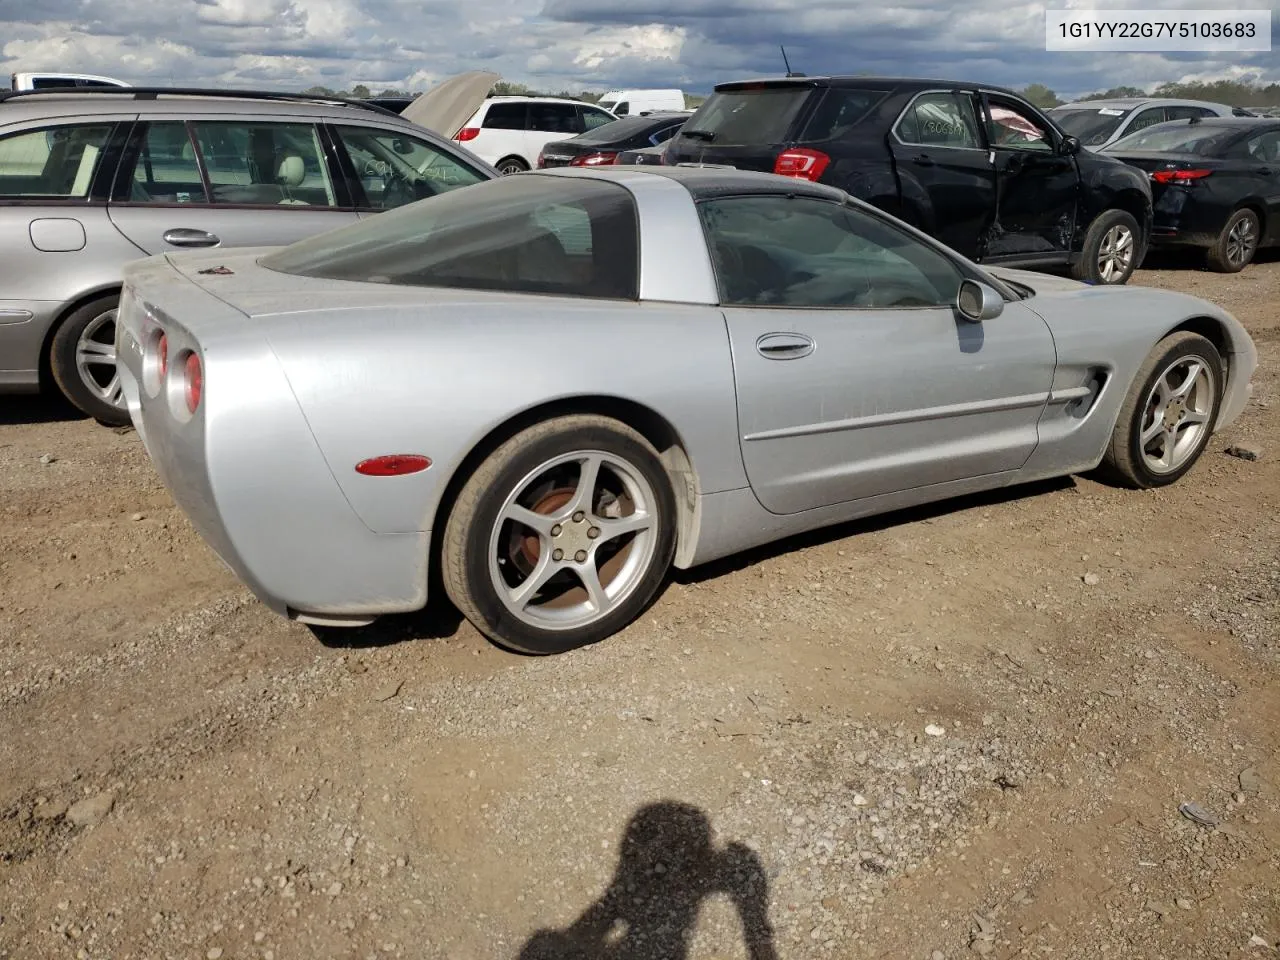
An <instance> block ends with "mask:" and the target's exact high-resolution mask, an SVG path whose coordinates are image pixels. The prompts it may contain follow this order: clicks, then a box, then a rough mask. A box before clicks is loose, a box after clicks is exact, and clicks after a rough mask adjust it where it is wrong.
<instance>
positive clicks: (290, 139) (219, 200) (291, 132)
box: [195, 120, 337, 207]
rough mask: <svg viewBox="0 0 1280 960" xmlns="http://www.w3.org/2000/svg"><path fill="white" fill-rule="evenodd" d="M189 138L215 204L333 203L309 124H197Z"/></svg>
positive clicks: (316, 139)
mask: <svg viewBox="0 0 1280 960" xmlns="http://www.w3.org/2000/svg"><path fill="white" fill-rule="evenodd" d="M195 135H196V144H197V146H198V147H199V149H200V156H201V157H202V158H203V159H204V165H205V170H206V171H207V172H208V174H209V186H210V188H211V190H212V192H213V197H212V200H213V202H214V203H215V204H236V205H243V206H266V205H270V206H275V205H278V204H287V205H291V206H310V207H332V206H335V205H336V203H337V200H336V199H335V197H334V192H333V184H332V182H331V181H330V179H329V167H328V164H327V163H326V162H325V158H324V153H323V151H322V150H321V149H320V135H319V133H318V131H317V130H316V128H315V126H314V124H310V123H235V122H225V121H221V120H199V121H197V122H196V123H195Z"/></svg>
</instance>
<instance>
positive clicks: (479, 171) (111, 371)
mask: <svg viewBox="0 0 1280 960" xmlns="http://www.w3.org/2000/svg"><path fill="white" fill-rule="evenodd" d="M429 96H430V94H428V95H425V96H424V97H423V98H420V100H422V101H426V99H427V97H429ZM429 106H430V105H429V104H420V105H419V107H418V113H423V111H424V109H427V108H429ZM415 115H416V114H415ZM497 175H498V174H497V171H495V170H494V169H493V168H492V167H490V166H489V165H488V164H486V163H485V162H484V161H482V160H480V159H479V158H478V157H476V156H475V155H474V154H472V153H470V152H469V151H467V150H466V149H465V148H462V147H459V146H458V145H457V144H454V143H452V142H450V141H449V140H446V139H444V138H442V137H440V136H438V135H436V134H434V133H432V132H430V131H429V130H427V129H424V128H423V127H421V126H418V125H416V124H414V123H412V122H410V121H409V120H407V119H402V118H401V117H398V116H395V115H394V114H392V113H391V112H389V111H385V110H379V109H377V108H376V107H370V106H369V105H362V104H358V103H352V102H347V101H341V100H328V99H316V98H309V97H304V96H301V95H289V94H255V93H249V92H241V91H235V92H231V91H227V92H220V91H174V90H156V89H144V88H128V89H122V90H103V91H97V90H94V91H84V92H76V93H59V92H56V91H49V92H41V91H34V92H27V93H10V94H0V263H3V265H4V271H3V274H2V276H3V280H2V281H0V393H5V392H31V391H35V390H38V389H40V388H41V387H45V386H48V384H49V383H53V384H55V385H56V386H57V387H58V389H60V390H61V391H62V393H63V394H65V395H66V397H67V399H69V400H70V401H71V402H72V403H74V404H75V405H76V406H77V407H79V408H80V409H81V410H83V411H84V412H85V413H87V414H89V415H91V416H93V417H96V418H97V419H99V420H101V421H104V422H106V423H127V422H128V420H129V417H128V413H127V411H126V410H125V408H124V404H123V399H122V396H121V391H120V381H119V377H118V376H117V374H116V355H115V311H116V304H117V301H118V297H119V293H120V285H121V270H122V268H123V267H124V265H125V264H126V263H128V262H130V261H132V260H136V259H138V258H140V257H143V256H147V255H152V254H159V253H165V252H168V251H180V250H188V249H192V248H198V247H238V246H261V245H273V244H287V243H291V242H293V241H295V240H300V239H302V238H304V237H307V236H310V235H312V234H316V233H320V232H323V231H325V230H329V229H332V228H335V227H341V226H345V225H346V224H349V223H354V222H356V221H357V220H359V219H360V218H362V217H365V216H368V215H369V214H372V213H377V212H379V211H381V210H386V209H389V208H392V207H397V206H401V205H402V204H405V203H409V202H412V201H414V200H418V199H422V198H424V197H429V196H434V195H435V194H437V193H442V192H445V191H448V190H452V189H454V188H456V187H459V186H465V185H467V184H472V183H477V182H479V181H482V180H488V179H493V178H494V177H496V176H497Z"/></svg>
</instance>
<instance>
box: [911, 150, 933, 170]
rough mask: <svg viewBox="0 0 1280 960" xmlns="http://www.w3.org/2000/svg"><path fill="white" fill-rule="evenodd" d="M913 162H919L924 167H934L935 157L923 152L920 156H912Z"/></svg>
mask: <svg viewBox="0 0 1280 960" xmlns="http://www.w3.org/2000/svg"><path fill="white" fill-rule="evenodd" d="M911 162H912V163H918V164H919V165H920V166H922V167H932V166H933V158H932V157H930V156H929V155H928V154H927V153H922V154H920V156H918V157H912V158H911Z"/></svg>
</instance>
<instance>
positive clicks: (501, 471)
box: [441, 415, 675, 654]
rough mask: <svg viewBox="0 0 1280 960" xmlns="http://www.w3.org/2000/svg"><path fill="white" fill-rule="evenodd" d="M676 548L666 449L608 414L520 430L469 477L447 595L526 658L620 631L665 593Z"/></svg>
mask: <svg viewBox="0 0 1280 960" xmlns="http://www.w3.org/2000/svg"><path fill="white" fill-rule="evenodd" d="M674 550H675V497H674V494H673V493H672V490H671V483H670V480H669V479H668V476H667V473H666V470H665V469H664V468H663V466H662V463H661V461H660V460H659V459H658V454H657V452H656V451H655V450H654V449H653V447H652V446H651V445H650V444H649V443H648V441H646V440H645V439H644V437H642V436H641V435H640V434H639V433H637V432H636V431H634V430H632V429H631V428H630V427H627V426H626V425H625V424H623V423H620V422H619V421H617V420H613V419H611V418H608V417H599V416H591V415H572V416H565V417H557V418H555V419H553V420H548V421H545V422H543V423H540V424H537V425H535V426H533V427H530V428H528V429H526V430H523V431H521V432H520V433H518V434H516V435H515V436H514V437H512V438H511V439H510V440H508V441H507V442H506V443H504V444H502V445H501V446H500V447H498V448H497V449H496V450H495V451H494V452H493V453H492V454H490V455H489V456H488V457H487V458H486V459H485V461H484V462H483V463H482V464H481V465H480V466H479V467H478V468H477V469H476V471H475V472H474V473H473V474H472V475H471V476H470V477H469V478H468V480H467V481H466V483H465V484H464V485H463V487H462V489H461V491H460V492H459V494H458V498H457V500H456V501H455V503H454V505H453V508H452V510H451V512H450V514H449V519H448V522H447V524H446V526H445V531H444V538H443V542H442V547H441V567H442V576H443V580H444V585H445V591H446V592H447V593H448V595H449V598H450V599H451V600H452V601H453V603H454V605H455V606H457V607H458V609H459V610H460V611H461V612H462V614H463V615H464V616H466V617H467V619H469V620H470V621H471V622H472V623H473V624H475V626H476V627H477V628H478V629H479V630H480V631H481V632H483V633H484V634H486V635H487V636H488V637H490V638H491V639H492V640H494V641H495V642H497V643H498V644H500V645H501V646H504V647H508V648H510V649H512V650H517V651H520V652H522V653H533V654H550V653H562V652H564V651H567V650H572V649H574V648H576V647H581V646H585V645H587V644H590V643H595V642H597V641H599V640H603V639H604V638H605V637H608V636H610V635H611V634H613V633H616V632H617V631H619V630H621V629H622V628H623V627H625V626H626V625H627V624H628V623H630V622H631V621H632V620H634V619H635V618H636V617H637V616H639V614H640V613H641V612H642V611H643V610H644V609H645V607H647V606H648V604H649V603H650V602H651V601H652V600H653V598H654V596H655V595H656V594H657V592H658V589H659V588H660V587H661V585H662V581H663V578H664V577H665V576H666V572H667V568H668V567H669V566H670V563H671V558H672V555H673V553H674Z"/></svg>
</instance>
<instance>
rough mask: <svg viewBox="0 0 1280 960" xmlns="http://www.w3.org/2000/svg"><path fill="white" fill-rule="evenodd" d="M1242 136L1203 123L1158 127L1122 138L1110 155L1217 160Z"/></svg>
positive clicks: (1233, 131)
mask: <svg viewBox="0 0 1280 960" xmlns="http://www.w3.org/2000/svg"><path fill="white" fill-rule="evenodd" d="M1238 133H1239V131H1238V130H1232V129H1229V128H1225V127H1207V126H1205V125H1204V124H1202V123H1187V122H1186V121H1185V120H1183V121H1174V122H1173V123H1158V124H1156V125H1155V126H1153V127H1146V128H1145V129H1143V130H1139V131H1138V132H1137V133H1132V134H1130V135H1129V136H1127V137H1121V138H1120V139H1119V140H1117V141H1116V142H1115V143H1113V144H1111V146H1109V147H1107V151H1106V152H1107V153H1113V152H1114V153H1121V152H1123V151H1125V150H1143V151H1156V152H1159V153H1193V154H1196V155H1197V156H1201V157H1213V156H1217V155H1218V154H1220V153H1221V152H1222V150H1223V149H1224V148H1225V147H1226V145H1227V143H1228V142H1229V141H1230V140H1233V139H1235V137H1236V136H1237V134H1238Z"/></svg>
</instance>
